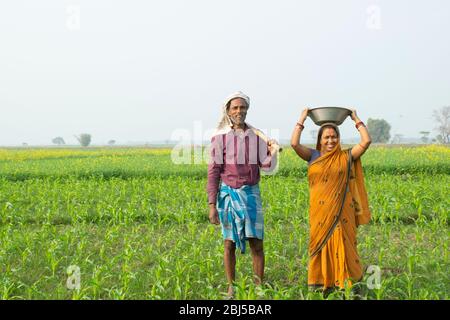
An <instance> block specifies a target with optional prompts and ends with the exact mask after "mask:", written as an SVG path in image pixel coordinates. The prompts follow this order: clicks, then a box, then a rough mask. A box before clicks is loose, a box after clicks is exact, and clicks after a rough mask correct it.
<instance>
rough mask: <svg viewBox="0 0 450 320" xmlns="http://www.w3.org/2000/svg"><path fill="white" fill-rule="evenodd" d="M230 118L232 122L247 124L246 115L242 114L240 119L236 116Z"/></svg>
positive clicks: (234, 123)
mask: <svg viewBox="0 0 450 320" xmlns="http://www.w3.org/2000/svg"><path fill="white" fill-rule="evenodd" d="M229 118H230V120H231V123H232V124H233V125H244V124H245V117H244V116H241V118H240V119H237V118H236V117H231V116H230V117H229Z"/></svg>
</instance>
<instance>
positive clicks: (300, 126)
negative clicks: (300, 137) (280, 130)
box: [295, 122, 305, 130]
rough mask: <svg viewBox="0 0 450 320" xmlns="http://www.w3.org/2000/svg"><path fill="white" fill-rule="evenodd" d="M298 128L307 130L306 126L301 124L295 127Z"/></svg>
mask: <svg viewBox="0 0 450 320" xmlns="http://www.w3.org/2000/svg"><path fill="white" fill-rule="evenodd" d="M295 126H296V127H299V128H300V129H302V130H303V129H305V126H304V125H302V124H301V123H300V122H297V124H296V125H295Z"/></svg>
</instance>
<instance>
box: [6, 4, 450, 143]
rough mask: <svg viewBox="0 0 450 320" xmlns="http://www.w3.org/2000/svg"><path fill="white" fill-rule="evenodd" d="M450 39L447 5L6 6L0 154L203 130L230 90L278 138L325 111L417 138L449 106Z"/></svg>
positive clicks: (351, 132) (348, 133)
mask: <svg viewBox="0 0 450 320" xmlns="http://www.w3.org/2000/svg"><path fill="white" fill-rule="evenodd" d="M449 34H450V1H448V0H441V1H439V0H429V1H419V0H417V1H413V0H408V1H407V0H367V1H366V0H340V1H335V0H329V1H325V0H323V1H318V0H315V1H300V0H289V1H287V0H279V1H262V0H240V1H236V0H227V1H224V0H222V1H213V0H209V1H207V0H204V1H203V0H202V1H200V0H189V1H182V0H164V1H162V0H161V1H148V0H147V1H144V0H143V1H138V0H127V1H125V0H117V1H114V0H78V1H77V0H71V1H69V0H66V1H63V0H28V1H25V0H10V1H6V0H3V1H1V2H0V111H1V118H2V121H1V126H0V145H20V144H22V143H23V142H27V143H28V144H50V143H51V139H52V138H54V137H56V136H62V137H63V138H64V139H65V140H66V142H67V143H75V142H76V140H75V138H74V135H75V134H79V133H82V132H87V133H91V134H92V135H93V143H105V142H107V141H108V140H110V139H115V140H116V141H117V142H118V143H126V142H128V141H154V140H166V139H170V138H171V135H172V134H173V132H174V130H176V129H186V130H190V131H193V129H194V126H195V122H196V121H200V123H201V127H202V130H204V131H206V129H211V128H212V127H214V126H215V125H216V123H217V121H218V120H219V115H220V106H221V103H222V101H223V99H224V98H225V97H226V96H227V95H228V94H230V93H232V92H234V91H236V90H242V91H243V92H245V93H246V94H248V95H249V96H250V98H251V106H250V110H249V113H248V121H249V122H250V123H251V124H253V125H254V126H256V127H259V128H262V129H266V130H268V131H269V133H270V129H276V130H279V137H280V138H282V139H285V138H289V137H290V134H291V130H292V129H293V127H294V125H295V122H296V120H297V118H298V116H299V114H300V111H301V110H302V106H310V107H314V106H319V105H332V106H354V107H355V108H356V109H357V111H358V113H359V115H360V117H361V118H362V119H363V120H364V121H367V119H368V118H369V117H371V118H384V119H386V120H387V121H388V122H389V123H390V124H391V125H392V134H395V133H399V134H403V135H405V136H412V137H418V136H420V135H419V132H420V131H422V130H428V131H430V130H432V129H433V127H434V126H435V125H434V123H433V120H432V117H431V114H432V110H433V109H438V108H441V107H442V106H445V105H450V62H449V60H450V59H449V57H450V41H449V40H448V39H449V36H450V35H449ZM198 126H199V125H198V124H197V127H198ZM314 128H315V125H314V124H313V123H312V121H311V120H308V121H307V122H306V130H305V135H306V137H307V138H310V135H309V133H308V132H309V131H310V130H312V129H314ZM436 134H437V133H436V132H433V136H435V135H436ZM342 135H343V136H344V137H356V136H357V132H356V129H354V126H353V125H352V122H351V120H350V119H349V120H347V121H346V123H345V124H344V125H343V126H342Z"/></svg>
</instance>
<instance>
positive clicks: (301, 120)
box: [298, 107, 309, 124]
mask: <svg viewBox="0 0 450 320" xmlns="http://www.w3.org/2000/svg"><path fill="white" fill-rule="evenodd" d="M308 112H309V108H308V107H306V108H305V109H303V111H302V113H301V114H300V118H299V119H298V122H299V123H301V124H303V123H304V122H305V120H306V118H307V117H308Z"/></svg>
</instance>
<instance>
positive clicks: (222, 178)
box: [207, 91, 278, 298]
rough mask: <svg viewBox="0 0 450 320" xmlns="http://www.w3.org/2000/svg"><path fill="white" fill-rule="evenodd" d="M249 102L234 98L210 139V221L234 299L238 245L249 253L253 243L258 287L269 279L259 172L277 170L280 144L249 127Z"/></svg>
mask: <svg viewBox="0 0 450 320" xmlns="http://www.w3.org/2000/svg"><path fill="white" fill-rule="evenodd" d="M249 107H250V99H249V97H247V96H246V95H245V94H243V93H242V92H240V91H239V92H236V93H234V94H232V95H231V96H229V97H228V98H227V99H226V101H225V103H224V105H223V107H222V119H221V121H220V123H219V126H218V128H217V131H216V133H215V134H214V136H213V138H212V140H211V161H210V163H209V166H208V185H207V192H208V203H209V220H210V222H211V223H212V224H217V225H218V224H221V226H222V235H223V239H224V247H225V250H224V265H225V273H226V276H227V280H228V297H229V298H232V297H233V295H234V289H233V282H234V281H235V270H236V254H235V250H236V246H237V247H239V249H240V250H241V252H242V253H244V252H245V241H246V240H248V241H249V243H250V249H251V253H252V259H253V271H254V273H255V283H256V284H257V285H259V284H261V282H262V280H263V276H264V248H263V238H264V219H263V212H262V205H261V196H260V192H259V184H258V183H259V180H260V168H261V169H263V170H264V171H272V170H273V169H274V168H275V166H276V153H277V150H278V145H277V144H276V143H275V141H268V142H265V140H263V139H262V138H261V137H260V136H261V135H260V133H259V131H258V130H257V129H255V128H253V127H252V126H250V125H249V124H247V123H246V122H245V119H246V116H247V111H248V109H249Z"/></svg>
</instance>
